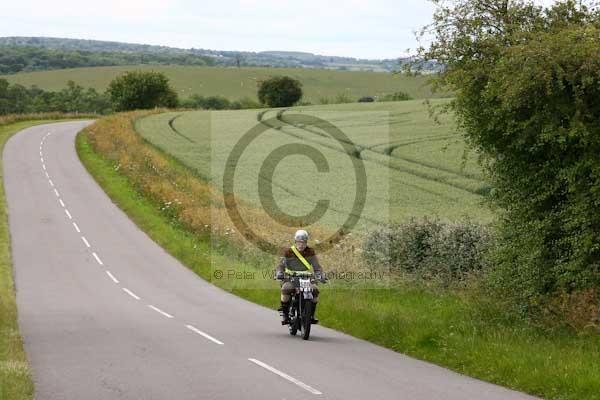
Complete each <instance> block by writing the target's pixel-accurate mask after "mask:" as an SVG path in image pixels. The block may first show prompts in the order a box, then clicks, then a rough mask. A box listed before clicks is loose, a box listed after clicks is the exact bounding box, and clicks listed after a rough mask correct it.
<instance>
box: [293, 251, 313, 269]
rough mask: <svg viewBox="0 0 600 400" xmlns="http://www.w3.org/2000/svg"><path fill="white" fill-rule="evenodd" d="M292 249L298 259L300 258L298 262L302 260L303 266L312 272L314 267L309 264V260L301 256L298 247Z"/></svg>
mask: <svg viewBox="0 0 600 400" xmlns="http://www.w3.org/2000/svg"><path fill="white" fill-rule="evenodd" d="M291 249H292V251H293V252H294V254H295V255H296V257H298V260H300V261H301V262H302V264H304V266H305V267H306V269H307V270H309V271H312V270H313V266H312V265H311V264H310V263H309V262H308V260H307V259H306V258H304V257H303V256H302V254H300V252H299V251H298V249H297V248H296V246H292V247H291Z"/></svg>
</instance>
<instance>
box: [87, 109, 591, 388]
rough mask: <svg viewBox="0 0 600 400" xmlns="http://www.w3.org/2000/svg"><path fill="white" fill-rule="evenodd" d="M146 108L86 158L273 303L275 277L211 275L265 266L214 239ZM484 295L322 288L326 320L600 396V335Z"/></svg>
mask: <svg viewBox="0 0 600 400" xmlns="http://www.w3.org/2000/svg"><path fill="white" fill-rule="evenodd" d="M140 115H141V114H135V113H134V114H124V115H116V116H112V117H109V118H107V119H104V120H102V121H100V122H99V123H98V124H96V125H95V126H92V127H90V128H88V129H87V130H86V131H85V133H84V134H81V135H79V136H78V139H77V149H78V152H79V155H80V158H81V160H82V161H83V163H84V164H85V165H86V167H87V168H88V170H89V171H90V173H91V174H92V175H93V176H94V177H95V178H96V180H97V181H98V182H99V184H100V185H101V186H102V187H103V188H104V190H105V191H106V192H107V193H108V194H109V196H110V197H111V198H112V199H113V201H115V203H116V204H117V205H119V207H121V208H122V209H123V210H124V211H125V212H126V213H127V214H128V215H129V216H130V217H131V218H132V220H133V221H134V222H135V223H137V224H138V226H140V228H141V229H143V230H144V231H146V232H147V233H148V234H149V236H150V237H151V238H153V240H155V241H156V242H157V243H159V244H160V245H161V246H163V247H164V248H165V249H166V250H167V251H169V252H170V253H171V254H173V255H174V256H175V257H177V258H178V259H180V260H181V261H182V262H183V263H184V264H185V265H187V266H188V267H190V268H191V269H192V270H194V271H195V272H196V273H197V274H198V275H200V276H201V277H203V278H205V279H207V280H210V281H211V282H213V283H214V284H216V285H218V286H221V287H223V288H224V289H226V290H229V291H231V292H233V293H236V294H238V295H240V296H242V297H244V298H247V299H249V300H252V301H255V302H257V303H260V304H263V305H266V306H269V307H272V308H275V307H276V305H277V301H278V295H277V294H278V290H277V286H276V283H275V282H273V281H270V280H265V281H264V282H261V283H260V284H257V283H256V282H251V281H245V280H242V279H238V280H233V281H230V280H216V279H213V278H212V273H213V271H214V269H215V268H220V266H224V265H226V266H227V268H229V269H233V270H236V271H252V270H259V269H260V268H261V267H260V266H259V265H258V263H256V264H257V265H254V263H252V260H251V259H245V258H244V257H238V253H236V250H235V249H236V246H234V245H232V244H228V243H227V242H226V241H224V240H222V239H223V237H222V236H219V235H216V236H217V237H216V238H215V237H214V235H213V237H212V238H211V236H210V235H209V234H208V233H209V232H210V229H208V230H206V229H204V230H203V227H206V226H208V224H210V213H209V214H206V202H208V201H209V200H207V199H206V197H207V196H208V193H209V192H210V188H208V187H207V184H206V183H205V182H203V181H201V180H200V179H199V178H198V177H197V176H196V175H194V174H193V173H191V172H190V171H189V170H188V169H187V168H186V167H184V166H183V165H182V164H180V163H179V162H178V161H177V160H175V159H174V158H172V157H169V156H168V155H165V154H164V153H162V152H160V151H158V150H157V149H155V148H153V147H152V146H151V145H150V144H148V143H147V142H145V141H144V140H143V139H142V138H140V137H139V135H138V134H137V133H136V132H135V130H134V129H133V120H134V119H135V118H138V117H139V116H140ZM202 193H204V198H202ZM175 199H177V201H175ZM167 204H168V206H167ZM210 206H212V207H218V204H211V205H210ZM212 233H213V234H214V233H215V232H214V231H213V232H212ZM223 235H225V234H223ZM211 240H212V243H211ZM215 243H216V245H215ZM270 261H271V262H270V265H274V262H275V259H274V258H272V259H271V260H270ZM484 296H485V295H484V294H479V296H478V297H474V295H473V294H472V293H470V292H469V294H465V293H452V292H438V293H435V292H433V291H431V290H428V289H425V288H419V287H415V286H409V285H405V284H402V283H401V282H395V283H394V285H393V286H390V285H388V286H378V285H377V284H373V283H370V284H369V283H355V284H349V283H345V282H342V281H334V282H332V284H331V285H328V286H323V287H322V297H321V303H320V306H319V316H320V319H321V321H322V322H323V325H326V326H329V327H332V328H335V329H338V330H340V331H344V332H347V333H349V334H351V335H353V336H356V337H359V338H363V339H366V340H369V341H372V342H374V343H377V344H380V345H382V346H385V347H388V348H391V349H393V350H395V351H399V352H402V353H406V354H409V355H411V356H414V357H417V358H420V359H424V360H428V361H431V362H434V363H436V364H439V365H442V366H445V367H448V368H451V369H453V370H455V371H457V372H461V373H464V374H467V375H470V376H473V377H476V378H480V379H483V380H486V381H490V382H494V383H497V384H500V385H503V386H507V387H510V388H514V389H517V390H521V391H525V392H528V393H531V394H535V395H538V396H543V397H545V398H548V399H600V363H598V362H597V360H598V358H599V357H600V338H598V337H597V336H591V335H589V336H575V335H573V334H571V333H569V332H556V331H555V332H548V331H542V330H539V329H536V328H534V327H531V326H529V325H527V324H526V323H525V322H523V321H520V320H511V319H506V318H501V317H500V315H501V313H500V312H498V310H497V309H496V306H495V305H494V304H489V303H486V301H485V298H484ZM273 323H274V324H276V323H277V317H276V314H275V313H274V315H273ZM283 334H285V333H284V332H283V331H282V335H283Z"/></svg>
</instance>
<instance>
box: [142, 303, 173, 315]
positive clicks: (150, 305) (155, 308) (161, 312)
mask: <svg viewBox="0 0 600 400" xmlns="http://www.w3.org/2000/svg"><path fill="white" fill-rule="evenodd" d="M148 307H150V308H151V309H153V310H154V311H156V312H157V313H159V314H162V315H164V316H165V317H167V318H174V317H173V316H172V315H171V314H168V313H166V312H164V311H163V310H161V309H160V308H157V307H154V306H153V305H152V304H148Z"/></svg>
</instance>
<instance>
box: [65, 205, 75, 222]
mask: <svg viewBox="0 0 600 400" xmlns="http://www.w3.org/2000/svg"><path fill="white" fill-rule="evenodd" d="M65 214H67V217H69V219H73V217H72V216H71V213H70V212H69V210H67V209H66V208H65Z"/></svg>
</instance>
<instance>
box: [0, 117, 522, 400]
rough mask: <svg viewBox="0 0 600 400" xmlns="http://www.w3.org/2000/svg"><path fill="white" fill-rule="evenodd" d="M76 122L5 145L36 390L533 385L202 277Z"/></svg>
mask: <svg viewBox="0 0 600 400" xmlns="http://www.w3.org/2000/svg"><path fill="white" fill-rule="evenodd" d="M85 125H86V123H84V122H66V123H57V124H51V125H42V126H36V127H32V128H29V129H26V130H24V131H22V132H20V133H19V134H17V135H15V136H13V137H12V138H11V139H10V140H9V142H8V143H7V144H6V147H5V149H4V172H5V177H4V185H5V189H6V196H7V201H8V208H9V223H10V232H11V241H12V254H13V262H14V269H15V275H16V276H15V279H16V288H17V303H18V310H19V324H20V327H21V332H22V334H23V336H24V339H25V349H26V352H27V355H28V357H29V360H30V363H31V367H32V371H33V378H34V382H35V387H36V398H37V399H40V400H50V399H57V400H58V399H60V400H66V399H77V400H84V399H103V400H105V399H177V400H183V399H234V398H241V399H313V398H327V399H395V400H400V399H410V400H435V399H443V400H453V399H457V400H458V399H460V400H466V399H477V400H483V399H490V400H491V399H498V400H500V399H502V400H506V399H528V398H531V397H529V396H526V395H523V394H521V393H518V392H514V391H510V390H507V389H504V388H502V387H499V386H496V385H492V384H488V383H484V382H481V381H478V380H475V379H471V378H468V377H465V376H462V375H459V374H456V373H454V372H451V371H449V370H447V369H444V368H440V367H438V366H435V365H432V364H429V363H425V362H422V361H418V360H415V359H412V358H409V357H406V356H403V355H401V354H398V353H395V352H393V351H390V350H387V349H384V348H382V347H379V346H376V345H373V344H370V343H368V342H365V341H361V340H358V339H354V338H352V337H350V336H347V335H344V334H341V333H338V332H336V331H333V330H330V329H327V328H324V327H321V326H315V327H313V331H312V334H311V340H310V341H308V342H305V341H303V340H302V339H300V338H299V337H296V338H293V337H291V336H289V335H288V334H287V330H286V329H285V328H284V327H282V326H281V325H280V324H279V317H278V315H277V313H276V312H274V311H272V310H269V309H267V308H264V307H261V306H258V305H255V304H253V303H250V302H248V301H245V300H243V299H240V298H238V297H236V296H234V295H232V294H229V293H227V292H225V291H223V290H221V289H219V288H217V287H215V286H213V285H211V284H210V283H208V282H205V281H203V280H202V279H200V278H199V277H197V276H196V275H195V274H194V273H193V272H191V271H190V270H188V269H187V268H185V267H184V266H182V265H181V264H180V263H179V262H178V261H177V260H175V259H174V258H173V257H171V256H170V255H168V254H167V253H166V252H165V251H164V250H163V249H162V248H160V247H159V246H158V245H156V244H155V243H154V242H153V241H152V240H150V239H149V238H148V237H147V236H146V235H145V234H144V233H143V232H142V231H140V230H139V229H138V228H137V227H136V226H135V225H134V224H133V223H132V222H131V221H130V220H129V219H128V218H127V216H126V215H125V214H124V213H123V212H121V211H120V210H119V209H118V208H117V207H116V206H115V205H114V204H113V203H112V202H111V201H110V199H109V198H108V197H107V196H106V194H105V193H104V192H103V191H102V190H101V189H100V187H99V186H98V185H97V184H96V183H95V182H94V180H93V179H92V178H91V176H90V175H89V174H88V173H87V171H86V170H85V168H84V167H83V166H82V165H81V163H80V161H79V159H78V157H77V154H76V152H75V148H74V139H75V135H76V134H77V132H78V131H79V130H80V129H81V128H82V127H83V126H85Z"/></svg>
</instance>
